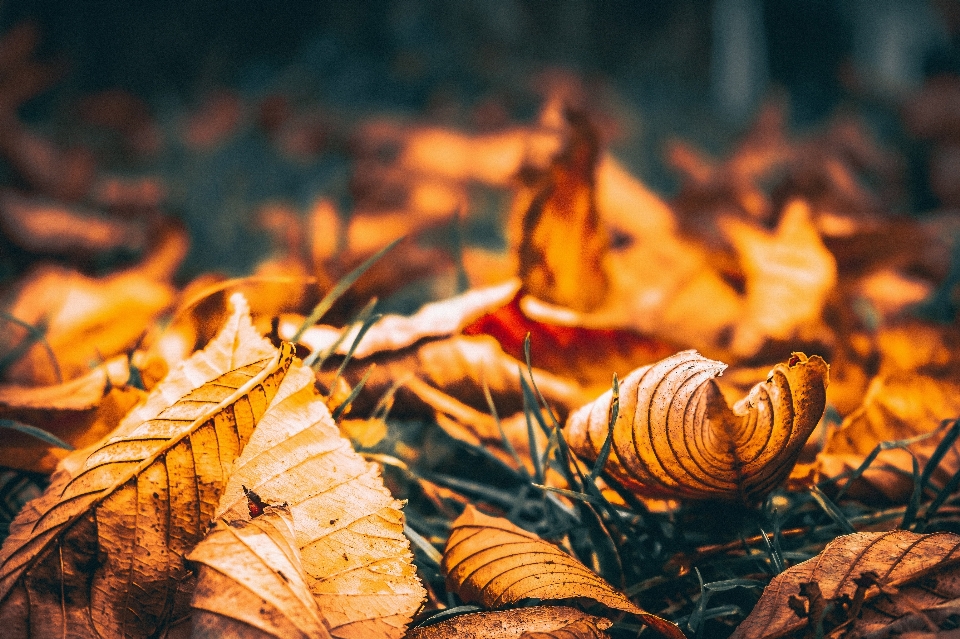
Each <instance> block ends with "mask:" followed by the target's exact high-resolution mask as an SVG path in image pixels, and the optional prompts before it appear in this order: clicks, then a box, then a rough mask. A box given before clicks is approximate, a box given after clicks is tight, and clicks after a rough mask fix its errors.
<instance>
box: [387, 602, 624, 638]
mask: <svg viewBox="0 0 960 639" xmlns="http://www.w3.org/2000/svg"><path fill="white" fill-rule="evenodd" d="M611 625H613V624H611V623H610V620H609V619H604V618H603V617H594V616H593V615H588V614H587V613H585V612H581V611H579V610H577V609H576V608H569V607H567V606H534V607H532V608H517V609H515V610H498V611H496V612H475V613H471V614H467V615H460V616H459V617H454V618H453V619H446V620H444V621H441V622H440V623H437V624H434V625H432V626H427V627H425V628H415V629H413V630H411V631H410V632H408V633H407V636H406V639H446V638H447V637H457V638H458V639H606V638H607V633H606V632H604V630H606V629H607V628H609V627H610V626H611Z"/></svg>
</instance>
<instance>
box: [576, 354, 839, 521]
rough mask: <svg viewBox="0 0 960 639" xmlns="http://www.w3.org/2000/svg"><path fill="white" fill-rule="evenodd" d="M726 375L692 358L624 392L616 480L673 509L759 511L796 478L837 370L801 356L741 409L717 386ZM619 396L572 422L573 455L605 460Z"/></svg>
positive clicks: (625, 384) (628, 382)
mask: <svg viewBox="0 0 960 639" xmlns="http://www.w3.org/2000/svg"><path fill="white" fill-rule="evenodd" d="M725 368H726V365H725V364H723V363H721V362H717V361H713V360H709V359H707V358H705V357H702V356H701V355H700V354H698V353H697V352H696V351H683V352H681V353H677V354H676V355H673V356H671V357H668V358H666V359H664V360H661V361H660V362H657V363H656V364H652V365H650V366H645V367H643V368H640V369H637V370H635V371H633V372H632V373H630V375H628V376H627V377H626V378H624V379H623V381H621V382H620V409H619V414H618V416H617V421H616V423H615V424H614V428H613V449H612V451H611V453H610V458H609V461H608V462H607V470H609V471H610V473H611V474H612V475H613V476H614V477H615V478H616V479H618V480H619V481H621V482H623V483H624V484H625V485H626V486H627V487H629V488H630V489H631V490H633V491H635V492H636V493H637V494H639V495H643V496H646V497H660V498H666V499H726V500H740V501H746V502H749V501H752V500H755V499H757V498H759V497H762V496H763V495H765V494H766V493H768V492H769V491H770V490H772V489H773V488H774V487H776V486H777V485H778V484H779V483H780V482H781V481H783V479H784V478H786V476H787V475H788V474H789V472H790V469H791V468H792V467H793V464H794V462H795V461H796V459H797V456H798V455H799V454H800V450H801V448H802V447H803V444H804V442H806V440H807V437H808V436H809V435H810V433H811V432H813V429H814V428H815V427H816V425H817V422H818V421H819V419H820V416H821V415H822V414H823V410H824V404H825V392H826V387H827V383H828V374H827V370H828V369H827V364H826V363H825V362H824V361H823V360H822V359H821V358H820V357H818V356H816V355H814V356H813V357H810V358H807V357H806V356H805V355H802V354H800V353H797V354H794V356H793V357H792V358H791V359H790V361H789V362H787V363H786V364H778V365H777V366H775V367H774V369H773V370H772V371H771V372H770V375H769V377H768V378H767V381H766V382H761V383H759V384H757V385H756V386H754V387H753V389H751V391H750V392H749V394H748V395H747V396H746V397H745V398H744V399H742V400H740V401H739V402H737V403H736V404H734V406H733V407H732V408H731V407H729V406H728V405H727V402H726V400H725V399H724V397H723V395H722V394H721V392H720V389H719V387H718V386H717V383H716V381H715V380H714V378H715V377H717V376H718V375H720V374H721V373H722V372H723V370H724V369H725ZM611 400H612V393H611V391H607V392H606V393H605V394H604V395H602V396H601V397H599V398H598V399H597V400H595V401H594V402H592V403H590V404H587V405H586V406H584V407H582V408H580V409H579V410H577V411H576V412H575V413H574V414H572V415H571V416H570V418H569V420H568V421H567V425H566V430H567V438H568V441H569V442H570V447H571V448H572V449H573V450H574V451H575V452H576V453H577V454H578V455H580V456H582V457H585V458H587V459H590V460H595V459H596V458H597V456H598V455H599V452H600V449H601V447H602V446H603V442H604V440H605V439H606V437H607V432H608V429H609V425H608V419H609V411H610V403H611Z"/></svg>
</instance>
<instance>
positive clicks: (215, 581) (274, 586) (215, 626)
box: [187, 506, 330, 639]
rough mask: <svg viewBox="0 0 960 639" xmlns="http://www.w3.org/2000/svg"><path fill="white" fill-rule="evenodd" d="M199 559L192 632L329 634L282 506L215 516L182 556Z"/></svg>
mask: <svg viewBox="0 0 960 639" xmlns="http://www.w3.org/2000/svg"><path fill="white" fill-rule="evenodd" d="M187 559H189V560H190V561H193V562H196V563H198V564H200V572H199V576H198V578H197V587H196V590H195V591H194V593H193V600H192V601H191V604H190V605H191V606H192V607H193V609H194V612H193V637H194V639H200V638H204V637H210V638H211V639H213V638H214V637H224V636H229V637H236V638H244V639H261V638H262V639H266V638H268V637H274V638H275V639H325V638H327V639H328V638H329V637H330V634H329V633H328V632H327V628H326V626H324V625H323V621H322V620H321V618H320V610H319V609H318V608H317V602H316V601H315V600H314V598H313V595H312V594H310V590H309V588H307V583H306V575H305V574H304V572H303V566H302V565H301V563H300V553H299V551H298V550H297V547H296V540H295V538H294V532H293V518H292V517H291V515H290V511H289V509H288V508H287V507H285V506H284V507H278V508H274V507H267V508H265V509H264V511H263V514H261V515H260V516H258V517H256V518H253V519H250V520H244V519H238V520H233V521H230V522H229V523H228V522H223V521H219V522H217V527H216V528H214V529H213V530H212V531H211V532H210V533H209V534H208V535H207V536H206V537H205V538H204V540H203V541H202V542H200V544H199V545H197V547H196V548H194V549H193V550H192V551H191V552H190V554H189V555H188V556H187Z"/></svg>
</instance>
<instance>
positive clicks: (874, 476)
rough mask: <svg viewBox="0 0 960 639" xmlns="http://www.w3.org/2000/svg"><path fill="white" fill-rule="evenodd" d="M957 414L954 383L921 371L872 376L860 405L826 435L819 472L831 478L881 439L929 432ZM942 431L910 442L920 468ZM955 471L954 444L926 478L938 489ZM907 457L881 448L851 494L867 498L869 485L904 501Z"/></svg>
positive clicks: (959, 388)
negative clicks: (827, 436) (928, 477)
mask: <svg viewBox="0 0 960 639" xmlns="http://www.w3.org/2000/svg"><path fill="white" fill-rule="evenodd" d="M958 414H960V383H958V382H956V381H953V380H950V379H945V380H941V379H937V378H934V377H930V376H928V375H924V374H921V373H913V372H904V371H898V372H894V373H890V374H889V375H883V376H878V377H875V378H874V379H873V381H872V382H871V383H870V386H869V388H868V389H867V393H866V396H865V397H864V398H863V404H862V405H861V406H860V407H859V408H858V409H857V410H855V411H854V412H852V413H850V415H848V416H847V418H846V419H844V420H843V424H841V425H840V428H838V429H837V430H835V431H834V432H832V433H831V434H830V438H829V439H828V440H827V444H826V446H824V449H823V451H822V452H821V453H820V454H819V455H818V456H817V463H818V465H819V467H820V470H821V472H822V473H823V474H824V475H827V476H835V475H838V474H840V473H842V472H845V471H850V470H853V469H855V468H857V467H859V466H860V464H861V463H863V461H864V459H865V458H866V456H867V455H869V454H870V453H871V452H872V451H873V449H874V448H875V447H876V446H877V444H880V443H881V442H889V441H896V440H901V439H909V438H913V437H917V436H919V435H924V434H927V433H932V432H933V431H934V430H936V429H937V428H938V427H939V426H940V424H941V422H942V421H943V420H945V419H953V418H955V417H957V415H958ZM945 434H946V432H941V433H937V434H933V435H931V436H930V437H928V438H926V439H923V440H920V441H918V442H915V443H913V444H911V445H910V450H911V451H912V452H913V454H914V455H916V457H917V461H918V462H919V464H920V468H923V467H924V466H925V465H926V463H927V461H928V460H929V459H930V456H931V455H933V452H934V450H936V448H937V446H939V444H940V442H941V441H943V437H944V435H945ZM958 471H960V450H958V448H957V446H956V445H954V446H952V447H951V448H950V449H948V450H947V453H946V455H944V457H943V459H942V460H941V461H940V463H939V464H938V466H937V468H936V470H935V471H934V472H933V474H932V475H931V476H930V482H931V484H932V486H933V487H942V486H943V485H944V484H946V482H948V481H949V480H950V478H951V477H953V475H954V474H955V473H956V472H958ZM912 474H913V457H912V456H911V454H910V453H909V452H907V451H906V450H904V449H902V448H893V449H889V450H883V451H881V452H880V454H879V455H878V456H877V458H876V460H874V462H873V463H872V464H871V465H870V467H869V468H868V469H867V470H866V472H865V473H864V474H863V476H862V477H861V479H860V481H859V482H858V483H857V485H856V486H855V487H854V494H855V495H858V496H869V493H870V492H871V491H867V493H866V494H865V493H863V489H865V488H867V487H870V488H873V489H874V490H875V491H879V492H880V493H881V494H882V495H883V496H884V497H886V498H887V499H891V500H893V501H905V500H906V499H908V498H909V495H910V493H911V491H912V490H913V480H912V479H911V477H912Z"/></svg>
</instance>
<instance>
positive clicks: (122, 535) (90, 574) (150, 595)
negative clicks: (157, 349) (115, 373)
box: [0, 297, 292, 638]
mask: <svg viewBox="0 0 960 639" xmlns="http://www.w3.org/2000/svg"><path fill="white" fill-rule="evenodd" d="M234 307H235V312H234V315H233V317H231V319H230V321H229V322H228V323H227V325H226V326H225V327H224V329H223V331H221V333H220V335H219V336H218V337H217V339H215V340H214V341H213V342H212V343H211V344H210V345H209V346H208V347H207V349H205V350H204V351H201V352H199V353H196V354H195V355H194V356H193V357H191V358H190V359H189V360H187V361H186V362H184V363H183V364H182V365H181V366H179V367H178V368H177V369H176V370H175V371H174V372H173V373H171V375H170V376H169V377H168V378H167V379H166V380H165V381H164V382H162V383H161V384H159V385H158V386H157V387H156V388H155V389H154V391H153V392H152V393H151V394H150V396H149V397H148V399H147V401H146V402H145V403H144V404H141V405H140V406H139V407H138V408H136V409H134V410H133V411H131V412H130V414H129V415H128V416H127V417H126V418H125V419H124V421H123V422H122V423H121V424H120V426H118V428H117V430H116V431H115V434H114V435H113V437H111V438H110V439H108V440H106V441H105V442H103V443H102V444H100V445H99V447H98V448H96V449H95V450H94V451H93V452H92V453H89V456H87V457H86V459H85V460H84V461H82V463H78V464H77V466H78V467H77V468H76V469H75V472H70V473H66V474H65V475H64V478H63V480H62V481H60V480H58V481H56V482H54V483H53V484H52V485H51V487H50V488H48V490H47V491H46V492H45V493H44V494H43V495H42V496H41V497H40V498H39V499H37V500H36V501H35V502H32V503H31V504H28V506H27V507H26V508H25V509H24V511H23V512H22V513H21V514H20V516H18V518H17V519H16V520H14V522H13V523H12V524H11V527H10V536H9V537H8V538H7V539H6V541H5V542H4V545H3V548H2V550H0V624H2V626H3V628H4V630H5V632H6V636H7V637H11V638H16V637H50V636H66V635H73V636H97V635H98V634H100V635H110V636H123V637H146V636H150V635H153V634H154V633H156V632H158V631H159V630H160V629H161V628H162V627H163V626H164V624H165V623H166V622H167V621H168V620H169V619H170V618H172V617H174V616H177V615H182V614H183V613H184V612H185V610H183V608H185V604H186V601H185V593H186V592H187V591H188V590H189V588H190V580H189V576H190V573H189V570H188V569H187V568H186V566H185V565H184V563H183V556H184V554H186V552H187V551H188V550H189V549H190V548H192V547H193V545H194V544H196V543H197V542H198V541H200V539H201V538H202V537H203V535H204V534H205V533H206V531H207V527H208V526H209V524H210V522H211V521H212V520H213V514H214V509H215V508H216V504H217V501H218V499H219V496H220V492H221V491H222V489H223V486H224V484H225V483H226V475H227V474H228V473H229V469H230V467H231V465H232V463H233V460H234V459H235V458H236V457H237V455H239V453H240V451H241V450H242V449H243V446H244V444H245V443H246V441H247V439H249V437H250V433H251V432H252V431H253V428H254V426H255V425H256V423H257V421H259V419H260V417H261V416H262V415H263V413H264V411H265V410H266V408H267V405H268V404H269V402H270V400H271V399H272V398H273V395H274V394H275V393H276V391H277V388H278V386H279V385H280V381H281V380H282V379H283V377H284V375H285V373H286V371H287V368H288V367H289V365H290V361H291V359H292V353H291V347H290V346H289V345H285V346H284V347H283V349H282V350H281V351H279V352H278V351H277V349H275V348H274V347H273V346H272V345H271V344H270V343H269V342H267V341H266V340H264V339H263V338H262V337H260V336H259V335H258V334H257V333H256V332H255V331H254V329H253V326H252V325H251V323H250V318H249V315H248V312H247V306H246V303H245V301H244V300H243V298H242V297H238V298H235V299H234ZM78 461H79V460H78Z"/></svg>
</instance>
